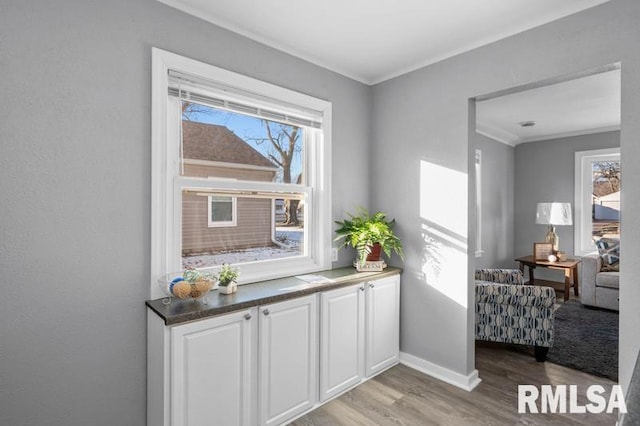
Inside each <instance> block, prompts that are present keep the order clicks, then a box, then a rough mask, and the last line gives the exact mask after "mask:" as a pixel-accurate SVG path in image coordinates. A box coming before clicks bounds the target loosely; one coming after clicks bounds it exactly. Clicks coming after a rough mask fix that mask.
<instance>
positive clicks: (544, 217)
mask: <svg viewBox="0 0 640 426" xmlns="http://www.w3.org/2000/svg"><path fill="white" fill-rule="evenodd" d="M536 223H539V224H542V225H548V226H549V228H548V229H547V235H546V236H545V241H546V242H547V243H551V244H553V252H554V253H555V252H557V251H558V246H559V238H558V234H556V226H557V225H572V224H573V222H572V221H571V203H538V207H537V209H536Z"/></svg>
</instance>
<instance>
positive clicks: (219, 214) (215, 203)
mask: <svg viewBox="0 0 640 426" xmlns="http://www.w3.org/2000/svg"><path fill="white" fill-rule="evenodd" d="M208 216H209V223H208V226H209V228H214V227H216V226H236V197H228V196H220V195H211V196H209V214H208Z"/></svg>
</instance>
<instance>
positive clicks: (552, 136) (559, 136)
mask: <svg viewBox="0 0 640 426" xmlns="http://www.w3.org/2000/svg"><path fill="white" fill-rule="evenodd" d="M616 130H620V125H616V126H606V127H596V128H593V129H583V130H575V131H572V132H563V133H554V134H550V135H544V136H538V137H532V138H524V139H519V140H518V142H517V143H516V145H519V144H521V143H531V142H540V141H547V140H551V139H563V138H570V137H573V136H583V135H593V134H596V133H605V132H614V131H616Z"/></svg>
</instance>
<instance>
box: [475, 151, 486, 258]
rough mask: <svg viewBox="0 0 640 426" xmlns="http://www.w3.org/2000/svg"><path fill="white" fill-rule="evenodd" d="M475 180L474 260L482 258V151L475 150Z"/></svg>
mask: <svg viewBox="0 0 640 426" xmlns="http://www.w3.org/2000/svg"><path fill="white" fill-rule="evenodd" d="M474 171H475V178H476V252H475V255H476V258H480V257H482V255H483V254H484V250H483V249H482V150H481V149H476V155H475V169H474Z"/></svg>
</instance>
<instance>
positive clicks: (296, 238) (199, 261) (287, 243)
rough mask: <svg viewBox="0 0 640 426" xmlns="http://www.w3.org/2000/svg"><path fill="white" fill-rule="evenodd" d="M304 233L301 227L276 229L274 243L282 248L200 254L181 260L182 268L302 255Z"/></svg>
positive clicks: (273, 247) (259, 248)
mask: <svg viewBox="0 0 640 426" xmlns="http://www.w3.org/2000/svg"><path fill="white" fill-rule="evenodd" d="M303 239H304V231H303V229H302V228H301V227H277V228H276V241H278V242H279V243H281V244H282V245H283V246H284V247H278V246H276V245H274V246H272V247H258V248H252V249H246V250H238V251H234V252H228V253H220V254H201V255H193V256H187V257H183V258H182V268H183V269H186V268H206V267H210V266H217V265H222V264H223V263H230V264H233V263H244V262H255V261H259V260H266V259H277V258H283V257H291V256H298V255H301V254H302V249H303V247H302V243H303Z"/></svg>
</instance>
